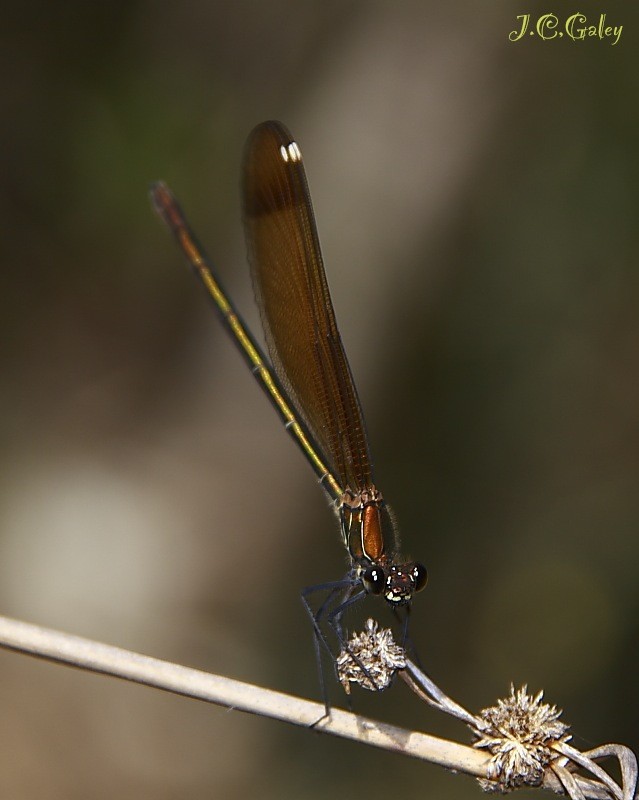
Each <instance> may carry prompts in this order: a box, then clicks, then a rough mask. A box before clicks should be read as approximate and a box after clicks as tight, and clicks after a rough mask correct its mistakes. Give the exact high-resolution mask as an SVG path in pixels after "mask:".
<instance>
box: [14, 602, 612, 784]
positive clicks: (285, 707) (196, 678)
mask: <svg viewBox="0 0 639 800" xmlns="http://www.w3.org/2000/svg"><path fill="white" fill-rule="evenodd" d="M0 646H2V647H5V648H7V649H10V650H16V651H20V652H23V653H28V654H30V655H33V656H37V657H39V658H44V659H47V660H50V661H56V662H60V663H63V664H68V665H70V666H74V667H78V668H80V669H86V670H90V671H92V672H99V673H104V674H106V675H112V676H114V677H117V678H122V679H124V680H128V681H133V682H135V683H141V684H145V685H147V686H153V687H155V688H157V689H162V690H164V691H167V692H173V693H175V694H181V695H185V696H187V697H192V698H196V699H199V700H204V701H206V702H209V703H216V704H218V705H222V706H225V707H227V708H232V709H236V710H238V711H245V712H248V713H251V714H258V715H261V716H266V717H272V718H274V719H279V720H282V721H285V722H290V723H292V724H294V725H301V726H303V727H312V728H313V729H314V730H315V731H317V732H319V733H329V734H332V735H334V736H341V737H343V738H346V739H353V740H356V741H359V742H362V743H363V744H368V745H372V746H374V747H380V748H383V749H385V750H390V751H393V752H398V753H402V754H403V755H406V756H410V757H412V758H419V759H422V760H424V761H429V762H431V763H433V764H438V765H440V766H443V767H446V768H448V769H451V770H455V771H457V772H464V773H467V774H469V775H474V776H477V777H485V776H486V767H487V764H488V762H489V757H488V756H487V755H486V754H485V753H481V752H478V751H477V750H475V749H473V748H472V747H468V746H466V745H462V744H458V743H456V742H451V741H447V740H444V739H438V738H436V737H434V736H429V735H427V734H424V733H419V732H415V731H409V730H406V729H403V728H398V727H395V726H393V725H387V724H385V723H381V722H377V721H374V720H370V719H365V718H363V717H360V716H358V715H356V714H352V713H349V712H346V711H342V710H340V709H332V710H331V713H330V715H329V716H328V717H327V716H326V715H325V714H324V706H323V705H321V704H319V703H314V702H311V701H309V700H304V699H302V698H298V697H293V696H292V695H287V694H284V693H281V692H275V691H272V690H270V689H263V688H261V687H259V686H255V685H252V684H247V683H243V682H241V681H236V680H232V679H230V678H224V677H221V676H219V675H212V674H209V673H206V672H201V671H200V670H195V669H189V668H187V667H183V666H180V665H177V664H173V663H170V662H167V661H160V660H159V659H156V658H150V657H148V656H144V655H140V654H139V653H133V652H130V651H128V650H122V649H120V648H118V647H111V646H109V645H106V644H102V643H101V642H95V641H91V640H90V639H84V638H81V637H79V636H72V635H70V634H67V633H61V632H58V631H54V630H51V629H48V628H42V627H39V626H37V625H32V624H29V623H26V622H20V621H18V620H13V619H9V618H7V617H0ZM577 781H578V782H579V785H580V787H581V789H582V791H583V793H584V795H585V796H586V797H594V798H602V799H603V798H607V797H609V795H608V794H607V793H606V792H605V791H603V790H602V789H601V788H600V787H599V786H598V785H596V784H594V783H592V782H591V781H587V780H584V779H580V778H578V779H577ZM544 786H545V788H549V789H552V790H553V791H555V792H561V791H562V788H561V785H560V783H559V781H558V780H557V779H556V778H555V777H554V776H552V775H550V776H547V779H546V780H545V781H544Z"/></svg>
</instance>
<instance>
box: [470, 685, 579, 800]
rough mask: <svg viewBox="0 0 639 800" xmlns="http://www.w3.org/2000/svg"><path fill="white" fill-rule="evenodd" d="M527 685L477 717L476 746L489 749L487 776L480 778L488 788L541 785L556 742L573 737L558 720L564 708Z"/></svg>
mask: <svg viewBox="0 0 639 800" xmlns="http://www.w3.org/2000/svg"><path fill="white" fill-rule="evenodd" d="M527 689H528V687H527V686H522V688H521V689H518V690H517V691H515V687H514V686H512V685H511V687H510V697H507V698H506V699H505V700H498V701H497V705H496V706H492V707H491V708H485V709H483V711H481V712H480V714H479V717H478V718H477V728H476V731H475V734H476V736H477V741H476V742H475V743H474V747H477V748H481V749H485V750H489V751H490V752H491V753H492V756H493V757H492V759H491V760H490V763H489V765H488V771H487V778H488V780H480V784H481V786H482V788H483V789H484V790H485V791H502V792H507V791H510V790H512V789H516V788H517V787H519V786H524V785H527V786H538V785H539V784H540V783H541V782H542V780H543V777H544V770H545V768H546V767H547V766H548V764H550V762H551V761H552V760H553V759H555V758H557V756H558V753H557V752H556V751H555V750H554V749H553V745H556V744H558V743H563V742H566V741H568V740H569V739H570V735H569V734H568V730H569V726H568V725H565V724H564V723H563V722H560V721H559V717H560V716H561V713H562V712H561V710H558V709H557V707H556V706H551V705H548V703H543V702H542V699H543V696H544V693H543V692H539V693H538V694H537V695H535V696H534V697H533V696H532V695H529V694H527Z"/></svg>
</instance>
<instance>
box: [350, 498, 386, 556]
mask: <svg viewBox="0 0 639 800" xmlns="http://www.w3.org/2000/svg"><path fill="white" fill-rule="evenodd" d="M383 505H384V499H383V497H382V493H381V492H380V491H379V490H378V489H376V488H375V487H374V486H369V487H367V488H366V489H364V490H362V491H361V492H358V493H355V492H352V491H351V490H350V489H347V490H346V491H345V492H344V496H343V497H342V503H341V515H342V525H343V530H344V538H345V543H346V545H347V547H348V549H349V551H350V554H351V556H352V557H353V558H354V559H355V560H361V559H362V558H365V559H367V560H368V561H372V562H378V561H379V560H380V559H381V558H383V556H384V534H383V531H382V517H381V510H382V506H383Z"/></svg>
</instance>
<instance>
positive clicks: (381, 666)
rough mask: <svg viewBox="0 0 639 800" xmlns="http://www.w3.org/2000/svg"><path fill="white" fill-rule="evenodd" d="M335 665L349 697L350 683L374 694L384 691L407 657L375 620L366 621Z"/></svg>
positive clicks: (389, 632) (403, 665)
mask: <svg viewBox="0 0 639 800" xmlns="http://www.w3.org/2000/svg"><path fill="white" fill-rule="evenodd" d="M336 665H337V676H338V678H339V680H340V683H341V684H342V686H343V687H344V691H345V692H346V694H350V693H351V686H350V685H351V683H357V684H359V685H360V686H361V687H363V688H364V689H368V690H369V691H371V692H376V691H381V690H382V689H386V687H387V686H388V685H389V684H390V682H391V680H392V678H393V675H394V674H395V672H396V671H397V670H398V669H403V668H404V667H405V666H406V654H405V652H404V648H403V647H400V646H399V645H398V644H396V642H395V640H394V639H393V634H392V631H391V630H390V629H389V628H383V629H382V630H380V629H379V625H378V624H377V622H375V620H373V619H367V620H366V627H365V630H364V631H363V632H362V633H354V634H353V636H352V637H351V638H350V639H349V641H348V644H347V646H346V647H344V648H343V650H342V651H341V652H340V654H339V656H338V657H337V659H336Z"/></svg>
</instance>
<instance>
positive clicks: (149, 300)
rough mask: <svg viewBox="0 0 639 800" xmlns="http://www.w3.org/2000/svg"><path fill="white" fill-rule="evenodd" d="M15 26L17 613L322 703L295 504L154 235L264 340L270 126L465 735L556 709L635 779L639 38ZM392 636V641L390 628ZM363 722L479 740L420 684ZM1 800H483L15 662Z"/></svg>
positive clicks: (463, 10) (269, 432) (205, 8)
mask: <svg viewBox="0 0 639 800" xmlns="http://www.w3.org/2000/svg"><path fill="white" fill-rule="evenodd" d="M17 5H18V4H11V5H10V4H8V3H5V4H4V7H3V8H2V19H3V22H2V29H1V30H0V59H1V63H2V69H1V71H0V75H1V76H2V77H1V78H0V93H1V94H0V98H1V107H2V117H3V121H2V125H1V126H0V210H1V214H2V221H3V223H2V235H1V237H0V240H1V241H0V248H1V265H2V287H3V288H2V292H1V294H0V309H1V314H0V325H1V333H0V342H1V351H2V357H3V358H2V371H1V381H2V383H1V387H0V403H1V407H0V408H1V414H0V419H1V422H0V425H1V431H2V449H1V452H0V457H1V459H2V463H1V464H0V613H3V614H8V615H13V616H17V617H19V618H22V619H26V620H29V621H32V622H37V623H40V624H43V625H50V626H53V627H56V628H59V629H62V630H66V631H69V632H72V633H77V634H81V635H85V636H89V637H92V638H96V639H100V640H103V641H107V642H109V643H112V644H116V645H120V646H123V647H130V648H132V649H135V650H139V651H142V652H145V653H148V654H150V655H155V656H158V657H161V658H167V659H172V660H175V661H178V662H180V663H186V664H189V665H193V666H196V667H199V668H202V669H206V670H211V671H216V672H220V673H223V674H227V675H229V676H233V677H237V678H240V679H245V680H251V681H256V682H259V683H261V684H264V685H267V686H271V687H273V688H278V689H282V690H288V691H291V692H294V693H301V694H304V695H308V696H311V697H317V695H318V689H317V680H316V673H315V666H314V662H313V653H312V647H311V634H310V628H309V625H308V623H307V620H306V619H305V617H304V612H303V609H302V606H301V604H300V602H299V590H300V588H301V587H303V586H306V585H309V584H313V583H316V582H318V581H322V580H329V579H331V578H337V577H339V576H340V575H341V574H342V571H343V569H344V558H343V553H342V552H341V550H340V544H339V540H338V535H337V531H336V530H335V525H334V521H333V519H332V517H331V515H330V512H329V511H328V509H327V508H326V503H325V500H324V498H323V496H322V493H321V491H320V490H319V489H318V488H317V486H316V485H315V482H314V479H313V476H312V473H311V471H310V469H308V468H307V467H306V465H305V464H304V462H303V459H302V458H301V456H300V455H299V454H298V453H297V452H296V451H295V448H294V447H293V446H292V444H291V442H290V441H289V440H288V437H287V436H286V435H285V434H284V433H283V431H282V430H281V428H280V426H279V423H278V421H277V419H276V417H275V415H274V414H273V412H272V410H271V409H270V407H269V406H268V403H267V402H266V401H265V400H264V398H263V397H262V396H261V395H260V393H259V392H258V390H257V389H256V387H255V386H254V384H253V382H252V380H251V377H250V375H249V374H248V372H247V370H246V369H245V367H244V365H243V364H242V363H241V361H240V359H239V358H238V357H237V354H236V353H235V351H234V349H233V348H232V346H231V345H230V344H229V342H228V341H227V340H226V338H225V337H224V335H223V333H222V331H221V328H220V326H219V324H218V323H217V322H216V320H215V319H214V318H213V315H212V313H211V310H210V308H209V307H208V305H207V303H206V300H205V298H204V297H203V295H202V293H201V291H200V288H199V287H198V286H197V285H196V283H195V282H194V280H193V279H192V278H191V277H190V276H189V274H188V272H187V270H186V269H185V268H184V266H183V263H182V259H181V257H180V255H179V254H178V253H177V252H176V250H175V247H174V245H173V243H172V242H171V241H170V239H169V237H168V235H167V233H166V231H165V230H163V228H162V226H161V225H160V223H159V222H158V220H157V219H156V218H155V217H154V215H153V214H152V212H151V210H150V207H149V204H148V201H147V198H146V191H147V185H148V183H149V181H150V180H152V179H156V178H160V177H161V178H165V179H166V180H167V181H169V183H170V184H171V185H172V186H173V188H174V190H175V191H176V193H177V194H178V196H179V197H180V198H181V200H182V202H183V204H184V205H185V207H186V208H187V210H188V211H189V213H190V215H191V218H192V221H193V224H194V226H195V227H196V228H197V230H198V231H199V233H200V237H201V238H202V239H203V240H204V241H205V243H206V244H207V246H208V248H209V250H210V251H211V253H212V255H213V256H214V257H215V260H216V262H217V263H218V265H219V269H220V272H221V273H222V275H223V277H224V280H225V283H226V285H227V286H228V288H229V290H230V291H231V292H232V294H233V296H234V297H235V298H236V301H237V303H238V305H239V306H240V307H241V308H242V309H243V310H245V312H246V317H247V319H248V320H249V322H250V323H251V324H253V325H255V324H256V320H257V314H256V312H255V310H254V308H253V303H252V299H251V290H250V282H249V279H248V270H247V267H246V263H245V257H244V244H243V240H242V231H241V224H240V218H239V198H238V189H237V187H238V181H239V161H240V155H241V148H242V144H243V141H244V138H245V136H246V134H247V133H248V131H249V130H250V128H251V127H252V126H253V125H254V124H255V123H256V122H258V121H260V120H262V119H266V118H279V119H282V120H284V121H285V122H286V123H287V124H288V125H289V127H290V128H291V129H292V130H293V132H294V133H295V135H296V137H297V138H298V141H299V142H300V144H301V146H302V148H303V151H304V154H305V159H306V165H307V171H308V175H309V181H310V185H311V188H312V193H313V199H314V203H315V210H316V214H317V218H318V227H319V232H320V238H321V240H322V245H323V249H324V256H325V262H326V265H327V272H328V277H329V281H330V284H331V288H332V291H333V296H334V301H335V306H336V310H337V315H338V319H339V320H340V323H341V327H342V330H343V338H344V341H345V345H346V348H347V351H348V353H349V356H350V360H351V365H352V368H353V371H354V373H355V376H356V378H357V382H358V386H359V390H360V394H361V397H362V402H363V405H364V408H365V410H366V414H367V421H368V427H369V433H370V437H371V442H372V447H373V453H374V456H375V459H376V464H377V473H376V474H377V481H378V483H379V485H380V486H381V487H382V489H383V491H384V494H385V495H386V497H387V498H388V499H389V500H390V501H391V502H392V504H393V506H394V508H395V511H396V513H397V516H398V518H399V521H400V524H401V528H402V532H403V544H404V549H405V551H406V553H407V554H409V555H412V556H414V557H419V558H420V559H422V560H423V561H424V562H426V564H427V565H428V567H429V570H430V574H431V583H430V586H429V588H428V590H427V591H426V592H425V593H424V594H423V595H421V596H420V597H419V598H418V599H417V601H416V602H415V606H414V619H413V636H414V638H415V641H416V643H417V645H418V647H419V649H420V652H421V654H422V658H423V659H424V662H425V665H426V667H427V669H428V671H429V672H430V673H431V674H432V676H433V677H434V678H435V679H436V680H437V681H438V682H439V683H440V684H441V685H442V687H443V688H444V689H446V690H447V691H448V692H449V693H450V694H451V695H452V696H453V697H455V698H456V699H457V700H459V701H460V702H462V703H464V704H466V705H467V706H468V707H470V708H471V709H477V708H479V707H481V706H482V705H486V704H490V703H492V702H494V700H495V698H496V697H498V696H503V695H504V694H506V693H507V691H508V687H509V684H510V682H511V681H514V682H515V683H516V684H522V683H528V685H529V687H530V688H531V690H535V691H536V690H538V689H540V688H544V689H545V691H546V695H547V697H548V699H549V700H550V701H551V702H555V703H557V704H559V705H560V706H562V707H563V708H564V709H565V717H566V719H567V721H569V722H572V723H573V724H574V727H575V732H576V734H577V736H576V739H575V743H576V744H577V746H580V747H587V746H589V745H590V744H597V743H601V742H604V741H611V740H614V741H622V742H626V743H628V744H630V745H631V746H632V745H635V746H636V745H637V744H639V742H638V741H637V735H636V716H637V707H638V702H639V692H638V690H637V682H636V663H637V653H638V644H637V629H638V627H639V625H638V619H639V616H638V613H637V611H638V609H637V607H638V605H639V589H638V586H637V574H636V565H637V558H638V555H639V543H638V536H637V529H638V526H639V492H638V491H637V487H638V485H639V380H638V375H639V272H638V269H637V253H638V249H639V248H638V245H639V241H638V239H639V234H638V232H637V231H638V227H637V212H638V210H639V190H638V189H637V187H638V185H639V169H638V166H639V156H638V153H639V148H638V146H637V142H638V141H639V136H638V134H639V116H638V112H637V102H636V98H637V97H638V96H639V85H638V84H639V68H638V67H639V64H638V61H639V48H638V47H637V26H638V25H639V15H638V14H637V10H636V7H635V6H634V4H630V3H621V2H610V3H606V4H605V5H606V7H607V14H608V19H609V21H610V22H612V23H614V24H619V23H621V24H623V25H624V33H623V35H622V38H621V41H620V42H619V44H618V45H617V46H616V47H611V46H610V43H609V42H600V41H597V40H591V41H587V42H575V43H573V42H570V41H568V40H565V39H564V40H562V41H555V42H545V43H544V42H541V41H540V40H538V39H532V38H530V37H529V38H527V39H526V40H525V41H522V42H519V43H515V44H513V43H510V42H509V41H508V38H507V34H508V32H509V31H510V30H512V29H513V28H515V27H516V24H517V23H516V20H515V17H516V15H517V14H521V13H532V14H536V13H540V12H547V11H552V10H555V11H557V12H558V13H562V14H563V13H564V11H565V12H566V13H569V12H570V13H573V12H577V11H583V12H584V13H585V14H587V15H589V16H592V17H595V18H597V16H598V14H599V13H600V11H601V6H600V5H595V4H592V3H587V2H584V3H580V4H579V7H577V6H576V5H575V6H574V7H573V6H571V5H569V4H567V3H562V4H560V5H561V6H562V8H561V9H558V8H555V9H551V8H547V7H545V6H544V5H543V4H541V3H540V2H538V1H537V0H531V1H530V2H529V3H528V4H527V5H526V4H522V3H513V2H505V1H504V2H493V3H488V4H487V3H481V4H478V3H475V2H464V0H453V2H447V3H434V2H404V3H390V2H379V3H371V2H363V1H361V2H357V1H354V2H341V3H340V2H322V3H319V2H318V3H309V2H292V1H291V0H273V1H271V2H268V3H258V2H254V3H250V2H237V3H220V2H209V3H206V2H184V3H151V2H141V1H140V2H126V3H125V2H119V3H118V2H115V3H109V4H106V3H105V4H100V3H96V4H92V3H84V2H66V3H39V4H38V3H31V4H29V3H27V4H20V8H19V9H18V8H17V7H16V6H17ZM374 608H375V607H374ZM356 707H357V708H358V710H361V711H363V712H366V713H368V714H370V715H372V716H375V717H379V718H381V719H384V720H387V721H393V722H398V723H402V724H407V725H413V726H416V727H418V728H421V729H423V730H426V731H429V732H433V733H439V734H440V735H446V736H451V737H454V738H458V739H461V740H465V738H466V732H465V731H464V730H463V729H462V728H461V727H460V726H459V725H455V724H450V723H448V722H446V721H444V720H441V719H439V718H438V717H437V716H436V715H435V714H434V713H433V712H430V711H428V710H426V709H424V708H422V707H421V706H420V705H419V704H418V703H416V702H413V699H412V698H410V697H408V696H407V693H406V692H405V691H404V689H403V688H402V687H401V686H399V685H398V686H395V687H393V689H392V690H391V691H389V692H387V693H386V694H385V695H383V696H380V697H370V696H366V697H362V696H361V693H360V694H359V695H358V696H357V697H356ZM0 708H1V709H2V712H1V713H0V795H1V796H2V797H7V798H12V800H22V799H23V798H53V800H56V799H57V798H65V800H73V799H74V798H83V799H84V798H88V797H90V798H97V800H102V798H104V799H106V798H113V797H119V798H136V800H142V799H143V798H154V800H159V799H162V800H164V799H167V800H168V799H169V798H185V797H188V798H193V799H194V798H211V797H225V798H235V797H260V798H283V797H295V798H325V797H330V796H339V797H369V796H375V797H384V796H388V795H389V793H391V794H392V796H398V795H399V794H402V795H403V794H404V793H405V795H406V796H412V797H416V796H429V797H436V796H442V793H445V796H447V797H460V798H462V797H463V798H466V797H468V798H470V797H478V796H479V794H478V792H479V790H478V789H477V788H476V787H475V786H474V785H473V783H472V782H471V781H470V780H469V779H467V778H454V777H452V776H450V775H448V774H445V773H443V772H442V771H441V770H439V769H437V768H435V767H431V766H428V765H423V764H419V763H416V762H408V761H406V760H404V759H401V758H400V757H398V756H392V755H389V754H385V753H378V752H374V751H371V750H369V749H367V748H365V747H362V746H358V745H355V744H352V743H345V742H341V741H331V740H329V739H327V738H324V737H320V736H317V735H314V734H312V733H309V732H304V731H302V730H299V729H294V728H289V727H287V726H284V725H281V724H278V723H274V722H270V721H267V720H263V719H257V718H252V717H247V716H244V715H240V714H234V713H230V712H226V711H224V710H220V709H217V708H213V707H209V706H205V705H203V704H199V703H195V702H191V701H187V700H184V699H181V698H176V697H171V696H166V695H163V694H161V693H159V692H154V691H152V690H149V689H144V688H141V687H137V686H131V685H125V684H122V683H118V682H116V681H114V680H110V679H107V678H103V677H98V676H94V675H87V674H83V673H80V672H77V671H73V670H68V669H66V668H63V667H59V666H53V665H50V664H47V663H44V662H38V661H34V660H31V659H28V658H26V657H23V656H20V655H16V654H12V653H6V652H3V653H0Z"/></svg>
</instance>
